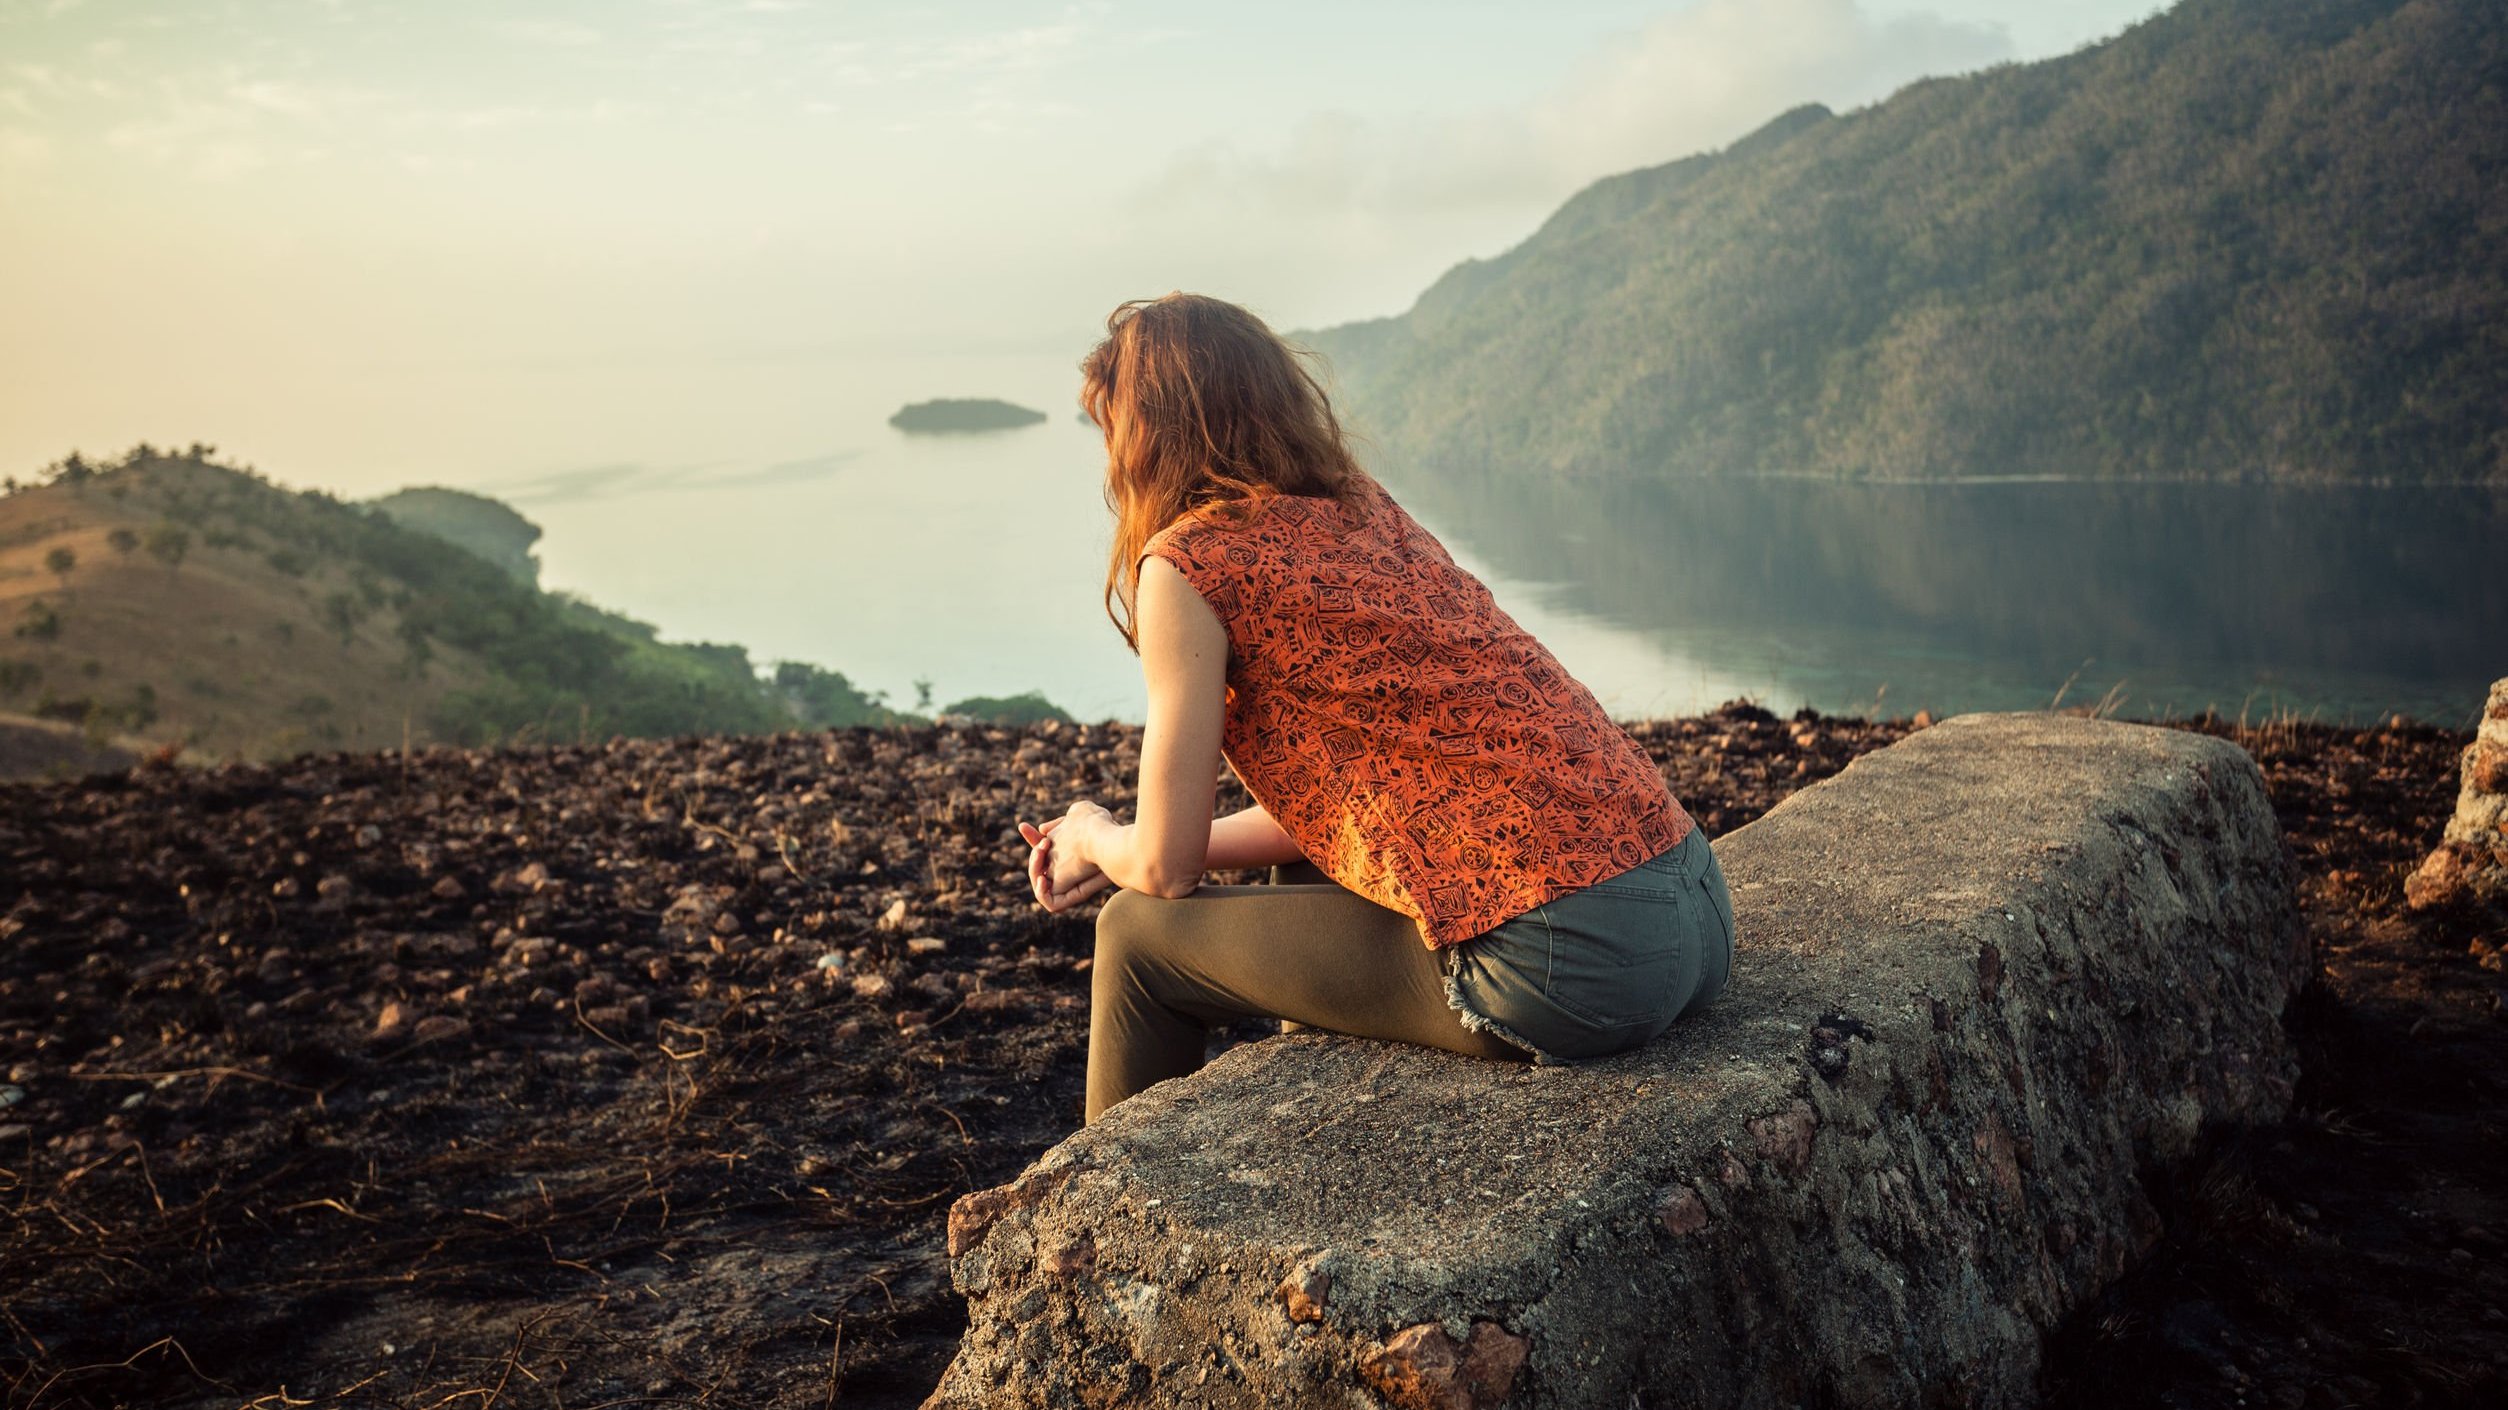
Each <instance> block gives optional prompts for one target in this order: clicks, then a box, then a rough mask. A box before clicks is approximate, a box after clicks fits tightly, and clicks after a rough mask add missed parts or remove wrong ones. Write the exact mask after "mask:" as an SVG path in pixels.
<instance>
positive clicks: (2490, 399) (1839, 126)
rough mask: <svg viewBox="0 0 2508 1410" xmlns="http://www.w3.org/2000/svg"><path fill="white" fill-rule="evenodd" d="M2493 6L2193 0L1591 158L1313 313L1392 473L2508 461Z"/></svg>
mask: <svg viewBox="0 0 2508 1410" xmlns="http://www.w3.org/2000/svg"><path fill="white" fill-rule="evenodd" d="M2503 251H2508V12H2503V10H2502V8H2501V6H2500V5H2499V4H2498V3H2497V0H2410V3H2404V0H2185V3H2183V4H2180V5H2179V6H2178V7H2177V8H2176V9H2174V10H2172V11H2170V12H2169V13H2167V14H2165V15H2162V16H2159V17H2157V18H2154V19H2152V20H2149V21H2146V22H2144V23H2143V24H2140V25H2138V26H2136V27H2135V28H2133V29H2131V30H2129V31H2127V32H2126V33H2125V34H2123V35H2121V36H2119V37H2117V38H2116V39H2114V40H2111V41H2109V42H2107V43H2105V44H2101V45H2098V46H2095V47H2093V48H2089V49H2085V50H2082V51H2080V52H2078V53H2075V54H2072V55H2069V56H2067V57H2064V58H2060V59H2055V60H2051V61H2047V62H2043V63H2036V64H2029V65H2013V66H2005V67H2001V68H1996V69H1992V70H1989V71H1986V72H1984V73H1980V74H1976V75H1972V76H1968V77H1962V78H1953V79H1935V80H1927V81H1925V82H1921V83H1917V84H1915V85H1912V86H1910V87H1909V88H1907V89H1905V90H1903V91H1901V92H1900V93H1898V94H1897V95H1896V96H1894V97H1892V98H1890V99H1889V100H1888V101H1887V102H1884V103H1881V104H1878V105H1876V106H1874V107H1871V108H1867V109H1864V110H1861V111H1858V112H1854V113H1851V114H1848V115H1845V116H1834V115H1832V114H1830V113H1828V112H1827V111H1826V110H1824V109H1820V108H1817V107H1813V108H1806V109H1802V110H1799V111H1797V112H1794V113H1790V114H1788V115H1786V116H1785V117H1783V118H1781V119H1779V120H1778V121H1776V122H1774V123H1772V124H1770V125H1769V126H1768V127H1766V128H1765V129H1763V130H1762V131H1760V132H1759V133H1757V134H1755V135H1753V136H1752V137H1750V138H1747V139H1745V140H1744V141H1742V142H1740V143H1737V144H1735V145H1734V146H1733V147H1731V148H1728V149H1726V150H1725V151H1723V152H1720V153H1716V154H1713V155H1709V156H1700V157H1693V158H1690V159H1688V160H1685V161H1678V162H1673V163H1671V164H1669V165H1666V166H1660V167H1654V168H1650V169H1647V170H1642V171H1635V172H1630V173H1627V174H1624V175H1621V176H1615V177H1612V178H1609V179H1607V180H1604V181H1601V182H1598V183H1596V184H1595V185H1593V186H1591V187H1589V188H1587V189H1586V190H1584V191H1583V192H1581V193H1579V194H1578V195H1577V196H1576V197H1574V198H1573V199H1572V200H1570V201H1569V202H1568V203H1567V204H1566V205H1565V206H1563V207H1562V208H1561V209H1560V210H1559V211H1558V212H1557V213H1556V214H1555V215H1554V216H1552V218H1551V219H1550V220H1549V221H1548V222H1547V223H1546V224H1545V225H1543V226H1542V228H1541V229H1540V231H1539V232H1537V233H1536V234H1534V235H1533V236H1532V237H1531V238H1530V239H1528V240H1526V241H1525V242H1524V243H1523V244H1521V245H1519V246H1518V247H1516V248H1515V249H1513V250H1510V251H1508V252H1507V253H1506V254H1504V255H1501V256H1499V257H1497V258H1495V259H1492V260H1487V261H1476V262H1470V263H1466V264H1464V265H1462V266H1460V267H1458V268H1456V269H1454V270H1452V271H1450V272H1449V273H1448V274H1447V275H1446V276H1445V277H1444V278H1442V279H1440V280H1439V281H1438V282H1437V284H1436V285H1435V286H1434V287H1432V288H1431V289H1430V290H1428V292H1427V293H1425V294H1424V295H1422V296H1421V298H1420V299H1419V301H1418V303H1417V304H1416V305H1415V306H1414V307H1413V308H1412V309H1411V310H1410V311H1409V312H1408V313H1406V314H1404V315H1402V316H1400V317H1397V318H1390V319H1381V320H1376V321H1373V322H1367V323H1359V324H1353V325H1349V326H1345V327H1340V328H1334V329H1328V330H1325V331H1322V332H1319V333H1312V334H1306V335H1303V338H1304V341H1306V342H1308V343H1309V344H1310V345H1312V346H1314V347H1316V348H1317V349H1318V350H1320V351H1322V352H1324V353H1325V354H1326V355H1327V356H1328V357H1329V358H1330V359H1331V360H1332V362H1333V364H1334V366H1335V368H1336V370H1337V372H1338V375H1339V377H1340V380H1341V386H1342V391H1343V397H1344V400H1345V402H1346V406H1347V409H1348V411H1349V412H1350V414H1351V420H1352V422H1353V424H1354V425H1355V426H1356V427H1357V428H1358V429H1359V430H1361V431H1362V432H1364V433H1366V434H1367V435H1369V436H1370V437H1371V438H1372V439H1374V440H1375V441H1376V442H1377V444H1378V446H1379V448H1380V450H1381V452H1382V454H1381V457H1380V458H1381V460H1382V461H1383V464H1384V467H1385V468H1386V469H1388V471H1389V472H1391V473H1392V474H1393V475H1394V476H1395V477H1396V478H1397V480H1401V479H1404V478H1406V472H1409V474H1408V477H1409V478H1417V479H1427V478H1434V477H1438V476H1448V475H1461V476H1465V477H1470V476H1475V475H1484V474H1485V475H1495V476H1500V477H1504V476H1511V475H1518V474H1522V473H1526V472H1548V473H1552V474H1571V475H1610V474H1622V473H1636V474H1641V475H1648V476H1685V475H1710V474H1815V475H1822V476H1838V477H1878V478H1953V477H1972V476H1987V475H2012V474H2032V475H2067V476H2093V477H2106V476H2161V477H2190V478H2191V477H2202V478H2213V477H2258V478H2269V479H2273V480H2278V481H2369V480H2395V481H2434V480H2487V481H2490V482H2493V483H2508V260H2503V257H2502V255H2503Z"/></svg>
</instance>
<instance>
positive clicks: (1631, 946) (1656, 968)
mask: <svg viewBox="0 0 2508 1410" xmlns="http://www.w3.org/2000/svg"><path fill="white" fill-rule="evenodd" d="M1444 963H1445V965H1446V977H1445V983H1446V1002H1447V1003H1449V1004H1451V1005H1453V1006H1454V1008H1455V1009H1456V1010H1458V1011H1460V1012H1461V1014H1462V1015H1463V1025H1464V1026H1465V1027H1466V1028H1472V1029H1479V1030H1482V1031H1485V1032H1488V1033H1491V1034H1493V1035H1495V1036H1497V1037H1499V1038H1503V1039H1505V1040H1506V1041H1507V1042H1510V1043H1512V1044H1514V1045H1515V1046H1517V1047H1519V1048H1522V1049H1524V1050H1525V1051H1526V1052H1528V1053H1531V1054H1532V1055H1533V1057H1534V1059H1535V1060H1536V1061H1538V1062H1545V1063H1559V1062H1574V1061H1578V1060H1580V1059H1585V1058H1596V1057H1603V1056H1606V1055H1608V1054H1611V1053H1616V1052H1623V1051H1626V1050H1627V1049H1630V1048H1634V1047H1636V1046H1638V1045H1639V1044H1642V1043H1645V1042H1647V1041H1649V1040H1651V1039H1653V1038H1654V1037H1655V1036H1656V1035H1657V1034H1659V1033H1661V1032H1663V1030H1664V1029H1666V1028H1669V1027H1671V1026H1672V1023H1673V1020H1675V1019H1677V1018H1679V1017H1680V1016H1681V1015H1683V1014H1685V1013H1688V1012H1689V1011H1691V1010H1692V1009H1696V1008H1700V1007H1703V1006H1705V1005H1706V1004H1707V1003H1709V1002H1711V1001H1712V1000H1714V998H1715V997H1716V996H1717V995H1718V994H1721V993H1723V992H1724V986H1725V982H1726V980H1727V979H1728V978H1729V977H1730V976H1731V974H1732V970H1733V897H1732V893H1731V892H1730V891H1728V890H1727V889H1726V887H1725V884H1724V871H1723V869H1722V868H1721V867H1719V866H1717V865H1716V854H1715V852H1714V851H1713V850H1711V849H1710V848H1709V847H1708V846H1707V838H1706V834H1705V832H1704V831H1703V830H1702V829H1700V828H1696V827H1692V828H1691V829H1690V831H1689V835H1688V836H1687V837H1684V838H1682V839H1681V840H1680V841H1679V842H1677V843H1674V844H1673V845H1672V847H1671V848H1670V850H1668V851H1666V852H1664V853H1663V854H1662V855H1661V856H1658V857H1656V858H1654V859H1653V860H1651V861H1646V862H1640V863H1638V864H1637V865H1636V866H1634V867H1631V868H1629V869H1628V870H1627V871H1624V872H1621V873H1620V874H1619V875H1617V876H1614V877H1610V878H1608V879H1606V880H1603V881H1598V882H1595V883H1594V884H1593V885H1591V886H1587V887H1583V888H1581V889H1579V890H1576V891H1571V892H1569V893H1568V894H1566V895H1564V896H1561V897H1558V898H1557V899H1555V900H1551V901H1546V902H1543V903H1542V904H1541V905H1538V906H1535V907H1533V908H1532V909H1531V910H1529V911H1526V912H1525V913H1524V914H1522V915H1520V916H1517V917H1516V918H1515V919H1513V920H1510V921H1506V922H1503V923H1501V924H1500V925H1498V926H1497V927H1496V928H1495V929H1493V930H1489V931H1486V932H1484V933H1482V934H1479V935H1476V936H1473V937H1472V938H1471V939H1469V940H1466V941H1464V942H1463V943H1461V944H1459V945H1455V946H1451V947H1449V948H1448V949H1447V950H1446V951H1445V954H1444Z"/></svg>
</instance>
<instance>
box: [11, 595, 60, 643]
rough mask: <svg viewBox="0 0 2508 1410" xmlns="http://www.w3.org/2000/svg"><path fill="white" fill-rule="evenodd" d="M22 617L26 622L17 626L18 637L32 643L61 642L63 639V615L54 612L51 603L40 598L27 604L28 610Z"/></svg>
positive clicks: (21, 622)
mask: <svg viewBox="0 0 2508 1410" xmlns="http://www.w3.org/2000/svg"><path fill="white" fill-rule="evenodd" d="M20 616H22V617H23V618H24V620H22V621H20V622H19V623H18V624H17V626H16V628H15V634H16V635H18V636H22V637H25V638H27V639H29V640H31V641H59V640H60V639H61V614H60V613H58V612H55V611H53V610H52V604H51V603H48V602H46V601H44V600H43V599H42V598H40V597H39V598H36V599H35V600H34V601H32V602H29V603H27V604H26V610H25V611H24V612H23V613H21V614H20Z"/></svg>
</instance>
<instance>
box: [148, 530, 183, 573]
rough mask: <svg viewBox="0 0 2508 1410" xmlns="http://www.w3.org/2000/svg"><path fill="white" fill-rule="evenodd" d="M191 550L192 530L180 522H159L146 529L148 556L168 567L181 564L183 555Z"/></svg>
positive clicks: (180, 565)
mask: <svg viewBox="0 0 2508 1410" xmlns="http://www.w3.org/2000/svg"><path fill="white" fill-rule="evenodd" d="M191 551H192V532H191V530H189V529H186V528H184V527H183V526H182V525H180V524H159V525H157V526H156V527H155V528H153V529H150V530H149V531H148V556H149V557H151V558H154V559H156V560H157V561H158V562H160V563H163V564H164V565H165V566H166V567H168V568H180V567H182V566H183V555H184V554H186V553H189V552H191Z"/></svg>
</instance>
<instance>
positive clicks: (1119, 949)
mask: <svg viewBox="0 0 2508 1410" xmlns="http://www.w3.org/2000/svg"><path fill="white" fill-rule="evenodd" d="M1175 904H1176V902H1174V901H1169V900H1166V899H1164V898H1162V897H1157V896H1144V895H1141V894H1140V893H1139V892H1136V891H1118V892H1116V893H1115V894H1114V895H1113V896H1111V897H1109V898H1107V901H1106V904H1105V905H1103V906H1101V907H1100V908H1099V909H1098V912H1097V956H1096V959H1095V961H1094V962H1093V963H1092V965H1091V968H1092V969H1094V970H1096V971H1097V972H1098V973H1100V974H1104V973H1106V972H1108V971H1109V970H1115V971H1124V970H1130V969H1134V968H1137V967H1139V966H1140V965H1141V964H1142V963H1143V962H1144V961H1147V960H1149V959H1151V958H1152V957H1153V956H1155V955H1156V954H1158V953H1159V952H1160V951H1161V950H1162V949H1164V948H1165V946H1164V943H1163V942H1164V941H1165V940H1166V938H1167V935H1168V932H1169V931H1170V930H1171V929H1172V927H1171V926H1170V925H1168V924H1166V922H1167V920H1168V915H1167V912H1168V910H1169V908H1170V907H1173V906H1174V905H1175Z"/></svg>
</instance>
